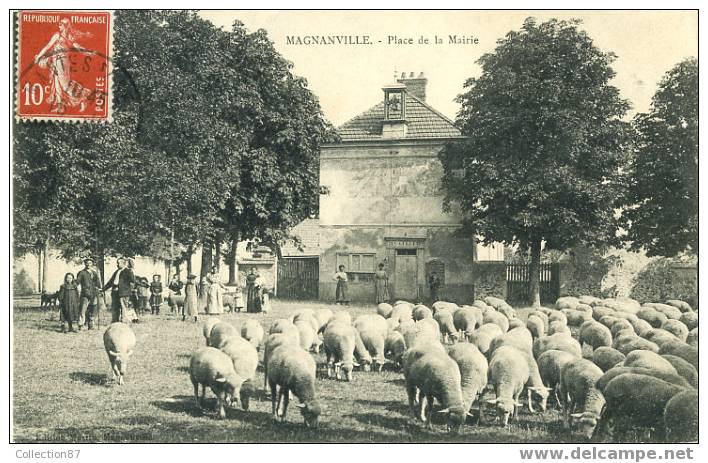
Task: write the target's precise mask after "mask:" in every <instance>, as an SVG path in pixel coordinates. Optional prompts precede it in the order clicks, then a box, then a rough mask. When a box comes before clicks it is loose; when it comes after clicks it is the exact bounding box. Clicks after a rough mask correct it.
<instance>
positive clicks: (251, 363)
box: [221, 336, 258, 411]
mask: <svg viewBox="0 0 708 463" xmlns="http://www.w3.org/2000/svg"><path fill="white" fill-rule="evenodd" d="M221 351H222V352H223V353H225V354H226V355H228V356H229V357H230V358H231V361H232V362H233V366H234V372H236V376H238V378H239V380H240V382H236V383H235V384H234V385H235V386H236V387H235V389H234V396H236V393H237V392H238V398H239V401H240V402H241V406H242V407H243V409H244V410H246V411H248V405H249V400H250V397H251V395H253V392H254V390H253V383H254V380H255V378H256V369H257V368H258V351H257V350H256V348H255V347H254V346H253V344H251V343H250V342H248V341H247V340H246V339H244V338H239V337H235V336H234V337H231V338H229V339H228V340H227V341H226V344H224V345H223V346H222V347H221Z"/></svg>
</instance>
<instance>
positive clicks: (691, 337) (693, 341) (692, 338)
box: [686, 328, 698, 348]
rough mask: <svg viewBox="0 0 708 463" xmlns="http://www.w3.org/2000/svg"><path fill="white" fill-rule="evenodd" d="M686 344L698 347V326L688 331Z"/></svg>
mask: <svg viewBox="0 0 708 463" xmlns="http://www.w3.org/2000/svg"><path fill="white" fill-rule="evenodd" d="M686 344H688V345H689V346H693V347H695V348H698V328H693V329H692V330H691V331H689V332H688V336H687V337H686Z"/></svg>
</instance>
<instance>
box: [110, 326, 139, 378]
mask: <svg viewBox="0 0 708 463" xmlns="http://www.w3.org/2000/svg"><path fill="white" fill-rule="evenodd" d="M135 344H136V340H135V333H133V330H132V329H130V326H128V325H127V324H125V323H121V322H115V323H111V324H110V325H109V326H108V328H107V329H106V331H105V332H104V333H103V347H104V348H105V349H106V354H107V355H108V361H109V362H110V363H111V372H113V378H118V384H119V385H122V384H123V382H124V380H125V374H126V373H127V372H128V359H129V358H130V356H131V355H133V350H134V349H135Z"/></svg>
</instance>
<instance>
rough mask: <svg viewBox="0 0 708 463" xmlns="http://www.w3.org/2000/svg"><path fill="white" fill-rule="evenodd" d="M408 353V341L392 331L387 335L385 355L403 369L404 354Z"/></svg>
mask: <svg viewBox="0 0 708 463" xmlns="http://www.w3.org/2000/svg"><path fill="white" fill-rule="evenodd" d="M405 351H406V341H405V339H403V335H402V334H401V333H399V332H398V331H391V332H389V333H388V335H386V341H385V342H384V355H385V356H386V358H388V359H391V360H392V361H393V362H394V363H395V364H396V365H398V367H399V368H400V367H401V362H402V361H403V354H404V352H405Z"/></svg>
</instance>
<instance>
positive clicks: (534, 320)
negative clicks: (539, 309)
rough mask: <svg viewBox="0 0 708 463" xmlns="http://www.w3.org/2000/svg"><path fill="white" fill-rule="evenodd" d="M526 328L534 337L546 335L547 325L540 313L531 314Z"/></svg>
mask: <svg viewBox="0 0 708 463" xmlns="http://www.w3.org/2000/svg"><path fill="white" fill-rule="evenodd" d="M526 328H528V330H529V331H530V332H531V336H533V338H534V339H536V338H541V337H543V336H545V335H546V325H545V324H544V323H543V320H542V319H541V317H539V316H538V315H529V318H528V319H526Z"/></svg>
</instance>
